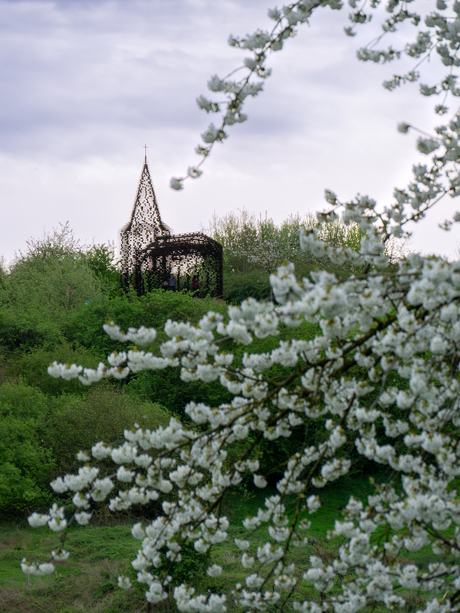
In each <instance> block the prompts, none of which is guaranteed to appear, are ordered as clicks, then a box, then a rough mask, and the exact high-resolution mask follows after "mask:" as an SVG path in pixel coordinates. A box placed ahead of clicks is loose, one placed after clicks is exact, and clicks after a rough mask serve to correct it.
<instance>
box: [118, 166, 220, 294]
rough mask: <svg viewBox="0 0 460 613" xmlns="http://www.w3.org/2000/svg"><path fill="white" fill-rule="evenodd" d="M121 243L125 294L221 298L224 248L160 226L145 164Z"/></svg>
mask: <svg viewBox="0 0 460 613" xmlns="http://www.w3.org/2000/svg"><path fill="white" fill-rule="evenodd" d="M120 239H121V269H122V270H121V273H122V274H121V278H122V287H123V289H125V290H126V291H129V290H134V291H135V292H136V293H137V294H139V295H142V294H145V293H146V292H149V291H151V290H153V289H160V288H164V289H177V290H182V289H188V290H190V291H193V292H195V294H197V295H198V296H205V295H207V294H210V295H211V296H215V297H219V298H221V297H222V296H223V248H222V245H221V244H220V243H218V242H217V241H215V240H213V239H212V238H210V237H209V236H206V235H205V234H203V233H202V232H196V233H193V234H173V233H172V230H171V228H170V227H169V226H167V225H166V224H164V223H163V222H162V221H161V217H160V211H159V209H158V205H157V202H156V197H155V192H154V190H153V186H152V181H151V179H150V173H149V169H148V166H147V160H145V163H144V167H143V169H142V174H141V179H140V181H139V188H138V190H137V197H136V200H135V203H134V207H133V212H132V215H131V220H130V221H129V223H127V224H126V226H124V227H123V228H122V230H121V232H120ZM172 277H173V278H174V284H173V285H171V280H172Z"/></svg>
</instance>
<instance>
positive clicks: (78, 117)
mask: <svg viewBox="0 0 460 613" xmlns="http://www.w3.org/2000/svg"><path fill="white" fill-rule="evenodd" d="M269 7H272V4H271V3H270V4H267V2H266V0H120V1H118V0H0V56H1V63H0V86H1V92H2V93H1V105H0V202H1V207H2V216H1V222H0V239H1V242H0V254H3V255H4V256H5V257H6V258H7V259H10V258H11V257H12V256H13V254H14V252H15V251H18V250H23V249H24V248H25V243H26V240H27V239H28V238H29V237H31V236H32V237H35V238H37V237H39V236H40V235H42V234H43V232H44V231H50V230H51V229H52V228H53V227H57V226H58V225H59V224H60V223H65V222H66V221H69V223H70V226H71V227H72V228H73V229H74V231H75V234H76V236H77V237H78V238H79V239H81V241H82V242H85V243H92V242H93V241H94V242H96V243H103V242H107V241H115V242H116V241H117V236H118V230H119V228H120V227H121V226H122V225H123V224H124V223H126V222H127V221H128V219H129V216H130V213H131V210H132V206H133V202H134V198H135V195H136V190H137V184H138V181H139V177H140V173H141V170H142V164H143V156H144V149H143V146H144V144H147V145H148V150H147V154H148V162H149V168H150V172H151V175H152V179H153V183H154V188H155V192H156V195H157V199H158V202H159V207H160V212H161V214H162V218H163V220H164V221H165V222H166V223H167V224H169V225H170V226H172V228H173V229H174V231H175V232H188V231H193V230H199V229H200V228H202V227H203V226H206V225H207V224H208V222H209V219H210V218H211V217H212V215H213V214H214V213H215V214H217V215H218V216H222V215H224V214H225V213H227V212H229V211H232V210H237V209H242V208H246V209H247V210H249V211H251V212H255V213H256V214H262V215H265V212H267V214H268V215H269V216H271V217H273V218H274V219H275V220H276V221H277V222H281V221H282V220H283V219H285V218H286V217H287V216H289V215H291V214H296V213H300V214H305V213H306V212H314V211H316V210H320V209H323V208H324V204H325V203H324V199H323V193H324V189H325V188H328V189H331V190H333V191H335V192H336V193H337V194H338V196H339V197H340V198H341V199H346V198H351V197H353V196H354V195H356V193H358V192H360V193H362V194H369V195H370V196H372V197H374V198H376V199H377V200H378V201H379V202H381V203H382V204H387V203H389V202H390V201H391V194H392V191H393V188H394V187H395V186H398V187H404V186H405V185H406V183H407V181H408V179H409V178H410V170H411V167H412V164H413V163H414V162H417V161H419V157H417V155H416V154H415V149H414V143H415V136H411V135H401V134H400V133H398V132H397V130H396V125H397V123H398V122H400V121H408V122H411V123H414V124H417V125H419V126H420V127H421V128H425V129H429V128H430V126H431V125H433V114H432V111H431V108H432V106H433V104H434V102H433V100H432V99H423V98H422V97H421V96H420V95H419V94H418V93H417V86H409V87H406V88H403V89H401V90H400V91H397V92H393V93H389V92H387V91H386V90H384V89H383V88H382V86H381V82H382V80H383V79H385V78H388V76H390V75H392V74H393V72H394V71H395V67H393V66H391V65H390V66H389V67H387V66H384V67H382V66H376V65H369V64H362V63H359V62H358V61H357V60H356V59H355V55H356V49H357V48H358V47H359V46H360V44H363V43H365V42H367V41H368V40H369V39H371V38H372V36H373V34H374V32H375V30H374V31H373V30H372V29H368V28H363V29H362V33H361V34H360V35H359V36H357V37H356V38H354V39H351V38H348V37H346V36H345V35H343V27H344V25H347V23H346V17H347V14H348V12H349V10H347V9H345V10H344V11H340V12H338V11H334V12H333V11H331V10H330V9H322V10H320V11H318V14H317V15H314V16H313V18H312V20H311V25H310V26H306V25H304V26H301V27H300V30H299V35H298V36H297V37H296V38H294V39H291V40H289V41H288V42H287V44H286V46H285V49H284V50H283V51H282V52H279V53H277V54H273V56H271V58H270V60H269V65H270V66H271V67H272V68H273V75H272V77H271V78H270V79H268V80H267V81H266V84H265V89H264V92H263V93H262V94H260V96H259V97H257V98H256V99H254V100H251V101H250V102H249V103H248V105H247V109H246V112H247V113H248V115H249V120H248V121H247V122H246V123H244V124H241V125H237V126H235V127H233V128H232V129H230V130H229V134H230V136H229V139H228V140H227V141H226V142H225V144H223V145H217V146H216V147H215V151H214V152H213V155H212V157H211V158H210V159H209V160H208V161H207V162H206V165H205V167H204V171H205V172H204V174H203V176H202V177H201V179H198V180H196V181H193V182H192V181H191V180H189V181H187V182H186V188H185V190H184V191H183V192H174V191H172V190H171V189H170V188H169V180H170V178H171V176H180V175H182V174H184V173H185V172H186V169H187V167H188V166H190V165H193V164H195V163H196V162H197V161H198V159H197V157H196V155H195V154H194V148H195V146H196V145H197V144H198V143H199V140H200V139H199V134H200V132H203V131H204V130H205V128H206V127H207V125H208V124H209V122H210V118H209V116H207V115H206V114H205V113H204V112H203V111H200V110H199V109H198V107H197V105H196V102H195V100H196V98H197V97H198V96H199V95H200V94H204V95H206V82H207V80H208V79H209V77H210V76H211V75H213V74H216V73H217V74H218V75H219V76H225V74H226V73H227V72H229V71H231V70H232V69H234V68H235V67H237V66H239V65H240V64H241V62H242V59H243V58H244V57H245V55H244V52H242V51H240V50H236V49H233V48H231V47H229V46H228V45H227V38H228V36H229V34H233V35H244V34H247V33H252V32H253V31H254V30H255V29H257V28H259V27H260V28H267V27H269V26H270V24H271V23H272V22H270V21H269V19H268V18H267V16H266V15H267V8H269ZM398 42H399V43H400V44H402V43H403V42H404V41H403V36H402V35H401V37H400V38H399V40H398V39H397V40H396V41H395V43H398ZM430 69H431V70H433V69H434V68H430ZM449 206H450V207H452V206H453V205H452V204H451V203H446V205H445V210H444V211H440V212H438V213H436V214H435V215H432V216H431V217H430V218H429V219H428V220H426V221H425V222H424V224H423V226H422V227H420V228H418V229H417V232H416V234H415V237H414V239H413V240H412V244H411V248H412V249H414V250H418V251H424V252H438V253H443V254H451V255H452V254H453V253H454V252H455V249H456V245H457V243H460V237H458V230H454V232H455V233H454V232H452V233H449V234H446V233H444V232H442V231H441V230H438V229H437V223H438V222H439V221H441V220H442V219H444V218H445V216H446V214H448V213H450V211H449ZM446 207H447V208H446Z"/></svg>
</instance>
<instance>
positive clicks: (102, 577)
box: [0, 476, 435, 613]
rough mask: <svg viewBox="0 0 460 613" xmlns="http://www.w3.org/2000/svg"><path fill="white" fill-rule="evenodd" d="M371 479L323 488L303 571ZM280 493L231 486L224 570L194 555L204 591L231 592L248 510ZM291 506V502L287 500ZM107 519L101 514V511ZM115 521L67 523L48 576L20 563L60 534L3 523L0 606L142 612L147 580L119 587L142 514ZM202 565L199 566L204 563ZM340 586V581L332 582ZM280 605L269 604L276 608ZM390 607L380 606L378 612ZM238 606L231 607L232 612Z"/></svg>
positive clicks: (303, 594)
mask: <svg viewBox="0 0 460 613" xmlns="http://www.w3.org/2000/svg"><path fill="white" fill-rule="evenodd" d="M370 491H371V485H370V483H369V479H368V478H367V477H364V476H359V477H354V478H353V477H347V478H344V479H342V480H341V481H339V482H338V483H336V484H334V485H333V486H330V487H329V488H327V489H325V490H323V491H320V492H319V493H320V495H321V499H322V502H323V505H322V507H321V508H320V509H319V511H317V513H315V514H314V515H312V516H311V520H312V527H311V528H310V530H309V531H308V534H307V536H308V539H309V541H308V543H307V545H305V546H303V547H301V548H294V549H292V552H291V553H290V559H289V561H292V562H295V563H296V573H297V575H298V576H299V578H300V577H301V575H302V573H303V572H304V571H305V570H306V569H307V568H308V566H309V558H310V556H311V555H316V556H319V557H320V558H322V559H323V560H324V561H325V562H326V563H329V562H330V561H331V560H332V558H333V556H334V554H335V552H336V549H337V545H338V543H337V542H332V541H330V540H328V539H327V533H328V531H329V530H331V529H332V528H333V527H334V522H335V520H336V519H337V518H338V516H339V511H340V509H342V508H343V507H344V505H345V504H346V503H347V501H348V498H349V496H350V494H351V493H353V495H354V496H355V497H358V498H361V499H363V500H364V499H365V497H366V496H367V495H368V494H369V493H370ZM274 493H276V489H275V488H267V489H265V490H258V489H252V488H249V487H248V488H246V489H243V488H241V489H240V490H236V491H234V492H232V493H229V494H228V495H227V497H226V499H225V501H224V504H223V509H222V510H223V513H224V514H226V515H227V517H228V518H229V520H230V522H231V526H230V529H229V539H228V541H226V542H225V543H220V544H218V545H216V546H215V547H214V548H213V551H212V554H211V558H212V562H214V563H218V564H221V565H222V567H223V573H222V575H221V576H220V577H219V578H210V577H208V576H207V575H206V574H205V573H204V571H201V572H202V574H201V575H199V574H198V575H197V569H196V568H195V569H194V568H193V564H194V561H193V559H194V558H193V555H192V558H191V561H190V562H188V564H189V565H190V569H191V571H192V574H193V570H195V577H194V579H193V582H194V583H195V581H196V583H197V588H198V591H201V592H206V591H207V590H208V589H211V590H213V591H217V592H229V591H231V589H233V588H234V586H235V584H236V583H238V582H241V583H244V576H245V574H247V571H245V570H244V569H243V568H242V567H241V564H240V556H241V552H240V550H239V549H238V548H237V547H236V545H235V544H234V541H233V539H234V538H246V537H247V534H248V533H247V532H246V530H245V529H244V527H243V526H242V521H243V519H244V518H245V517H247V516H252V515H255V514H256V513H257V509H258V508H259V507H260V506H262V505H264V500H265V498H266V497H267V496H270V495H272V494H274ZM288 508H289V505H288ZM100 519H101V518H100ZM105 521H106V522H109V523H110V525H97V526H88V527H85V528H82V527H79V526H76V527H72V528H71V529H69V531H68V537H67V541H66V543H65V548H66V549H68V550H69V551H70V552H71V556H70V557H69V559H68V560H67V561H65V562H60V563H57V564H56V573H55V575H51V576H48V577H44V578H41V579H38V578H35V577H31V578H30V584H28V581H27V577H26V576H25V575H24V574H23V573H22V571H21V569H20V563H21V560H22V558H23V557H26V558H27V559H28V560H29V561H30V562H32V561H45V560H47V559H49V553H50V551H51V550H52V549H57V548H58V547H59V546H60V537H59V535H57V534H53V533H50V532H49V530H48V529H47V528H40V529H32V528H30V527H29V526H28V525H27V524H26V523H25V522H24V521H23V522H19V521H17V522H9V523H4V524H2V525H0V534H1V535H2V536H1V538H0V612H1V613H23V612H24V613H26V612H31V613H32V612H34V613H35V612H48V611H49V612H50V613H54V612H56V613H83V612H85V613H87V612H89V613H127V612H129V613H136V612H140V611H142V610H146V609H145V608H144V607H145V600H144V596H143V592H144V588H142V587H136V588H135V589H132V590H129V591H127V592H125V591H122V590H120V589H118V587H117V577H118V575H120V574H128V575H130V576H134V575H133V571H132V568H131V565H130V561H131V560H132V559H133V558H134V557H135V556H136V552H137V549H138V547H139V543H138V542H137V541H135V540H134V539H133V537H132V536H131V532H130V529H131V525H132V523H134V521H135V520H132V519H131V520H128V518H125V519H124V520H120V521H124V523H116V521H115V519H114V518H113V517H107V518H106V519H105ZM267 538H268V533H267V530H266V528H265V527H261V528H259V529H258V530H256V531H254V533H253V535H252V537H251V541H252V544H251V549H250V551H252V552H255V550H256V548H257V546H260V545H262V544H263V543H265V541H266V540H267ZM434 559H435V556H433V554H432V552H431V548H429V547H424V548H423V549H422V550H421V551H419V552H417V553H415V554H409V553H407V556H406V554H403V556H402V559H401V560H400V561H401V562H402V563H409V562H411V563H416V564H417V565H418V566H419V567H422V568H426V566H427V564H428V563H429V562H430V561H434ZM198 572H199V571H198ZM339 589H340V585H339V583H337V585H336V586H335V587H334V588H333V590H334V591H338V590H339ZM310 596H311V597H315V593H314V589H313V587H311V586H308V585H306V584H305V583H304V582H300V584H299V588H297V589H296V591H294V593H293V594H292V598H307V597H310ZM404 596H405V597H406V600H407V607H405V610H406V611H407V612H409V611H411V610H412V609H413V610H415V609H417V608H420V607H421V606H422V604H423V602H424V601H425V600H426V598H428V595H426V594H423V593H422V594H419V593H417V592H416V591H414V592H411V593H405V594H404ZM175 610H176V609H175V607H174V604H173V602H172V601H169V602H166V603H162V604H161V605H159V606H157V608H153V609H151V611H152V613H153V612H154V611H155V612H157V611H158V612H160V611H175ZM277 610H278V609H277V608H273V609H269V611H273V612H275V611H277ZM383 610H384V608H380V607H377V608H375V609H373V611H376V612H377V613H378V612H379V611H383ZM234 611H235V613H236V611H237V609H236V608H234V607H233V608H232V609H231V613H233V612H234Z"/></svg>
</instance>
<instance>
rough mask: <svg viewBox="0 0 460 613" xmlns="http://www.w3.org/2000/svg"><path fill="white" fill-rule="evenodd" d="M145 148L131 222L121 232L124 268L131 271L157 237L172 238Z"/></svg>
mask: <svg viewBox="0 0 460 613" xmlns="http://www.w3.org/2000/svg"><path fill="white" fill-rule="evenodd" d="M144 147H145V156H144V167H143V168H142V174H141V178H140V180H139V186H138V189H137V196H136V200H135V201H134V207H133V212H132V214H131V219H130V221H129V222H128V223H127V224H126V225H125V226H124V227H123V228H122V230H121V233H120V234H121V250H122V260H123V264H122V266H123V268H124V269H126V270H130V269H131V268H132V267H133V265H134V264H133V262H134V261H135V259H136V258H137V257H138V254H139V253H141V252H142V251H143V250H144V249H146V247H147V246H148V245H150V244H152V243H153V242H154V241H155V240H156V238H157V237H160V236H170V235H171V228H169V226H167V225H166V224H165V223H163V222H162V221H161V216H160V211H159V209H158V205H157V200H156V196H155V192H154V190H153V185H152V180H151V178H150V172H149V167H148V165H147V145H145V146H144Z"/></svg>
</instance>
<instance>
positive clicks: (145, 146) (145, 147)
mask: <svg viewBox="0 0 460 613" xmlns="http://www.w3.org/2000/svg"><path fill="white" fill-rule="evenodd" d="M144 149H145V163H146V164H147V145H144Z"/></svg>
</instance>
